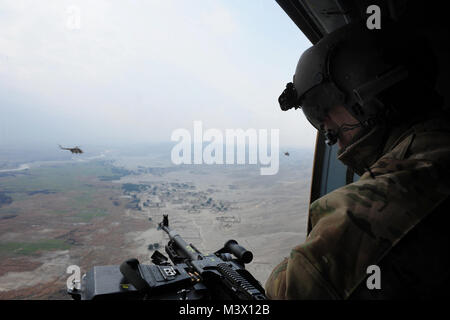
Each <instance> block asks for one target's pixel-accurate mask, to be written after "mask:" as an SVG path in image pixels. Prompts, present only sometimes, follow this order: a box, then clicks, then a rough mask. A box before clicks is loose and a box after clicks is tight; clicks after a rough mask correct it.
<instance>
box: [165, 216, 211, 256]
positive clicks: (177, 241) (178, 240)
mask: <svg viewBox="0 0 450 320" xmlns="http://www.w3.org/2000/svg"><path fill="white" fill-rule="evenodd" d="M159 227H160V228H161V229H162V230H163V231H164V232H166V233H167V234H168V235H169V239H170V240H171V241H172V242H173V243H174V248H175V249H176V250H177V251H178V252H177V253H178V254H179V255H180V256H182V257H184V258H186V259H189V260H200V259H201V258H202V254H201V253H200V252H199V251H198V250H196V249H194V248H193V247H192V245H189V244H187V243H186V241H184V239H183V238H182V237H181V236H180V235H179V234H178V233H177V232H175V231H173V230H171V229H170V228H169V218H168V216H167V215H164V218H163V221H162V222H161V223H160V224H159Z"/></svg>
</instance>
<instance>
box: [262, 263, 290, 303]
mask: <svg viewBox="0 0 450 320" xmlns="http://www.w3.org/2000/svg"><path fill="white" fill-rule="evenodd" d="M287 264H288V259H287V258H285V259H284V260H283V261H282V262H280V264H278V266H276V268H275V269H273V271H272V273H271V274H270V276H269V279H268V280H267V282H266V296H267V298H269V299H271V300H283V299H286V268H287Z"/></svg>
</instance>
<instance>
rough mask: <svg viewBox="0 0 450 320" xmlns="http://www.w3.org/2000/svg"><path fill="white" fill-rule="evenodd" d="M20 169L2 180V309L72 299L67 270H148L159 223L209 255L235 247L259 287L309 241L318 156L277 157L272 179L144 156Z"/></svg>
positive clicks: (252, 170) (240, 169)
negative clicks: (130, 265) (244, 254)
mask: <svg viewBox="0 0 450 320" xmlns="http://www.w3.org/2000/svg"><path fill="white" fill-rule="evenodd" d="M80 159H83V158H80ZM21 165H22V167H21V168H20V169H21V170H7V169H5V168H2V171H1V172H0V299H68V298H69V296H68V295H67V294H66V280H67V277H68V274H66V268H67V267H68V266H69V265H78V266H80V268H81V271H82V273H85V272H86V271H88V270H89V269H90V268H91V267H93V266H94V265H112V264H120V263H121V262H123V261H124V260H126V259H128V258H132V257H136V258H138V259H139V261H140V262H141V263H150V256H151V254H152V252H153V251H154V250H156V249H158V250H160V251H161V252H163V253H164V249H163V248H164V245H165V243H166V242H167V237H166V236H165V235H163V232H162V231H160V230H157V228H156V226H157V223H158V222H160V221H161V219H162V215H163V214H169V219H170V226H171V228H172V229H175V230H177V231H178V232H179V234H180V235H181V236H183V237H184V238H185V240H186V241H187V242H192V243H193V244H194V245H195V246H196V247H197V248H198V249H199V250H200V251H202V252H203V253H212V252H215V251H216V250H218V249H220V248H221V247H222V246H223V244H224V243H225V242H226V241H227V240H229V239H235V240H237V241H238V242H239V243H240V244H241V245H243V246H244V247H246V248H247V249H248V250H251V251H252V252H253V255H254V260H253V262H252V263H250V264H249V265H248V266H247V268H248V269H249V270H250V272H252V273H253V274H254V275H255V277H256V278H257V279H258V280H259V281H260V282H261V283H262V284H264V283H265V281H266V279H267V277H268V275H269V274H270V272H271V270H272V269H273V268H274V267H275V265H276V264H277V263H278V262H279V261H281V260H282V259H283V257H285V256H288V255H289V253H290V249H291V248H292V247H293V246H295V245H296V244H299V243H301V242H302V241H303V240H304V239H305V231H306V219H307V207H308V198H309V188H310V177H311V166H312V154H311V153H308V152H305V151H302V150H298V151H296V152H295V151H291V152H290V156H289V157H287V156H284V155H282V154H280V170H279V172H278V174H276V175H273V176H262V175H260V171H259V168H258V167H257V166H255V165H252V166H250V165H226V166H225V165H223V166H208V165H184V166H174V165H171V164H170V163H169V162H167V161H166V160H161V159H160V158H155V157H148V156H142V155H140V156H133V157H132V156H114V157H113V156H110V157H105V158H98V159H97V158H93V159H90V160H83V161H77V158H75V157H74V158H73V159H71V160H69V161H59V162H58V161H55V162H43V163H40V164H39V165H33V164H32V165H31V166H29V167H23V164H21ZM18 166H19V163H18Z"/></svg>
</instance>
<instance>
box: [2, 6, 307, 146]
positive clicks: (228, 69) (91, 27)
mask: <svg viewBox="0 0 450 320" xmlns="http://www.w3.org/2000/svg"><path fill="white" fill-rule="evenodd" d="M77 11H79V13H80V15H79V19H78V15H77ZM78 23H79V24H78ZM78 27H79V28H78ZM310 45H311V44H310V42H309V41H308V40H307V39H306V38H305V37H304V35H303V34H302V33H301V31H300V30H299V29H298V28H297V26H296V25H295V24H294V23H293V22H292V21H291V20H290V19H289V17H288V16H287V15H286V14H285V13H284V11H283V10H282V9H281V8H280V7H279V5H278V4H277V3H276V2H275V0H245V1H243V0H221V1H219V0H127V1H125V0H109V1H106V0H71V1H65V0H39V1H35V0H29V1H25V0H0V145H8V144H35V145H51V144H54V145H56V144H58V143H59V144H64V145H72V144H75V145H87V144H102V143H110V142H111V141H114V142H117V143H142V142H144V143H152V142H163V141H170V136H171V133H172V132H173V131H174V130H175V129H177V128H185V129H188V130H190V131H192V130H193V122H194V121H195V120H201V121H203V127H204V129H208V128H217V129H220V130H225V129H227V128H242V129H248V128H255V129H272V128H274V129H280V143H281V145H291V146H298V147H312V146H313V145H314V142H315V130H314V129H313V128H312V127H311V125H309V123H308V122H307V121H306V120H305V118H304V116H303V114H302V113H301V111H293V110H291V111H288V112H282V111H281V110H280V109H279V105H278V101H277V99H278V96H279V95H280V93H281V92H282V90H283V89H284V86H285V84H286V82H288V81H291V80H292V75H293V72H294V70H295V66H296V64H297V61H298V58H299V57H300V54H301V53H302V52H303V51H304V50H305V49H307V48H308V47H309V46H310Z"/></svg>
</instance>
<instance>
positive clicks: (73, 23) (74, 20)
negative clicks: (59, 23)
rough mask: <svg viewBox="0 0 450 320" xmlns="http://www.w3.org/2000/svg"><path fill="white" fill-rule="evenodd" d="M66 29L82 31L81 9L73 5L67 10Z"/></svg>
mask: <svg viewBox="0 0 450 320" xmlns="http://www.w3.org/2000/svg"><path fill="white" fill-rule="evenodd" d="M66 15H67V16H66V28H67V29H69V30H80V29H81V9H80V7H78V6H75V5H72V6H69V7H67V8H66Z"/></svg>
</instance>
